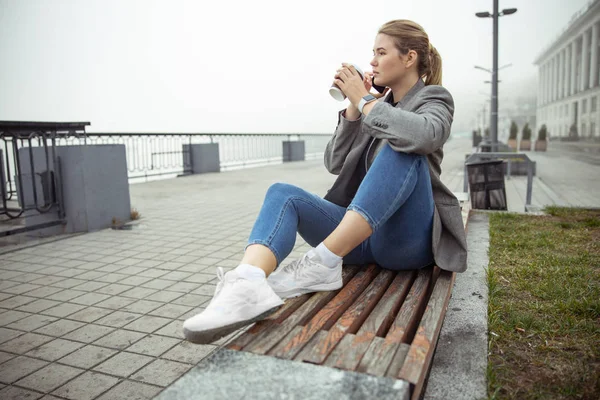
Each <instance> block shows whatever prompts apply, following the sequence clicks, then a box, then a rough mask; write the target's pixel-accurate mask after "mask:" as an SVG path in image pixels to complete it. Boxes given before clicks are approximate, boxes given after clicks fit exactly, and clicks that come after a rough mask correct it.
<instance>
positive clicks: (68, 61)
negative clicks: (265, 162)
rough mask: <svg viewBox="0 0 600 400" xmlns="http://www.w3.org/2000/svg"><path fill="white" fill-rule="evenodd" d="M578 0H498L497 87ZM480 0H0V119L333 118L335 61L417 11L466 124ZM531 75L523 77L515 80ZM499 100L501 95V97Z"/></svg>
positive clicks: (145, 125) (515, 89) (243, 128)
mask: <svg viewBox="0 0 600 400" xmlns="http://www.w3.org/2000/svg"><path fill="white" fill-rule="evenodd" d="M587 2H588V1H587V0H568V1H567V0H548V1H543V0H501V1H500V9H502V8H511V7H516V8H518V12H517V13H516V14H513V15H510V16H505V17H502V18H500V36H499V38H500V39H499V42H500V45H499V47H500V51H499V65H500V66H502V65H504V64H508V63H512V66H511V67H509V68H506V69H503V70H502V71H500V75H499V76H500V79H501V80H502V82H501V83H500V86H499V88H500V99H501V101H502V99H503V98H505V97H506V96H507V95H509V94H511V95H516V94H519V93H522V92H525V93H524V94H526V93H528V92H534V93H535V91H536V90H537V89H536V86H535V84H533V85H532V84H531V82H534V79H536V76H537V67H535V66H534V65H533V61H534V59H535V58H536V56H537V55H539V54H540V52H541V50H542V49H543V48H545V47H546V46H547V45H548V44H549V43H550V42H551V41H552V40H553V39H555V37H556V36H557V35H558V34H559V33H560V32H561V31H562V30H563V29H564V27H565V26H566V25H567V23H568V22H569V20H570V19H571V17H572V15H573V14H574V13H575V12H577V11H578V10H580V9H581V8H582V7H583V6H584V5H585V4H587ZM478 11H490V12H491V11H492V1H491V0H486V1H483V0H455V1H443V0H420V1H414V2H407V1H398V0H395V1H387V0H372V1H368V2H366V1H355V0H347V1H328V0H304V1H302V2H291V1H285V0H277V1H276V0H254V1H242V0H220V1H192V0H169V1H166V0H165V1H155V0H143V1H137V0H135V1H134V0H53V1H44V0H0V120H33V121H90V122H91V126H90V127H89V128H88V131H89V132H261V133H262V132H273V133H278V132H281V133H284V132H285V133H288V132H316V133H329V132H333V130H334V128H335V124H336V121H337V116H336V112H337V111H338V110H339V109H341V108H343V107H345V105H346V104H347V103H339V102H337V101H335V100H333V99H331V98H330V97H329V94H328V93H327V89H328V87H329V85H330V84H331V80H332V78H333V75H334V73H335V70H336V69H337V67H338V66H339V64H340V63H341V62H355V63H357V64H359V65H360V66H361V67H362V68H363V69H365V70H369V68H370V67H369V61H370V60H371V56H372V47H373V41H374V39H375V35H376V33H377V29H378V28H379V27H380V26H381V25H382V24H383V23H385V22H387V21H389V20H392V19H398V18H403V19H412V20H414V21H415V22H417V23H419V24H421V25H422V26H423V27H424V28H425V30H426V31H427V33H428V34H429V37H430V40H431V42H432V44H433V45H434V46H436V48H437V49H438V51H439V52H440V54H441V56H442V59H443V65H444V68H443V84H444V86H445V87H447V88H448V90H450V92H451V93H452V94H453V96H454V100H455V103H456V111H455V121H454V125H453V130H455V131H464V130H470V129H471V121H472V120H473V118H474V113H476V109H479V107H480V106H481V104H483V102H484V101H485V100H486V98H487V97H486V95H485V94H486V93H489V92H490V85H489V84H485V83H483V81H484V80H489V79H490V76H489V74H488V73H486V72H484V71H480V70H476V69H474V68H473V66H474V65H480V66H482V67H485V68H491V66H492V20H491V19H489V18H488V19H480V18H476V17H475V15H474V14H475V12H478ZM526 82H529V86H527V87H525V83H526ZM500 108H502V103H501V104H500Z"/></svg>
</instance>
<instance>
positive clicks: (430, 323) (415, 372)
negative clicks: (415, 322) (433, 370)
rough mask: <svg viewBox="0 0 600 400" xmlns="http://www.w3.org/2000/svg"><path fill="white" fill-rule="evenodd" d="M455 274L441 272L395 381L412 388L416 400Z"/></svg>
mask: <svg viewBox="0 0 600 400" xmlns="http://www.w3.org/2000/svg"><path fill="white" fill-rule="evenodd" d="M455 276H456V274H455V273H454V272H451V271H442V272H441V273H440V276H439V278H438V280H437V282H436V285H435V287H434V289H433V292H432V294H431V297H430V299H429V302H428V304H427V309H426V310H425V313H424V314H423V318H422V320H421V323H420V324H419V328H418V331H417V333H416V335H415V337H414V339H413V341H412V344H411V346H410V350H409V351H408V354H407V356H406V360H405V361H404V365H403V366H402V368H401V370H400V372H399V373H398V375H397V377H398V378H400V379H404V380H406V381H408V382H410V383H412V384H414V385H415V387H414V390H413V396H412V397H413V399H418V398H419V396H420V392H421V390H422V388H423V383H424V382H425V377H426V374H427V372H428V370H429V364H430V363H431V359H432V357H433V352H434V349H435V344H436V341H437V338H438V336H439V333H440V330H441V328H442V322H443V320H444V316H445V315H446V309H447V308H448V302H449V301H450V294H451V292H452V287H453V286H454V279H455Z"/></svg>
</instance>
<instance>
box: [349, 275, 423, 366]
mask: <svg viewBox="0 0 600 400" xmlns="http://www.w3.org/2000/svg"><path fill="white" fill-rule="evenodd" d="M431 273H432V270H431V268H427V269H422V270H419V273H418V274H417V278H416V279H415V281H414V283H413V285H412V286H411V288H410V291H409V293H408V296H407V297H406V300H404V303H403V304H402V306H401V307H400V311H399V312H398V315H397V316H396V318H395V319H394V322H393V323H392V326H391V327H390V330H389V331H388V332H387V334H386V336H385V338H384V339H381V340H375V339H373V343H371V345H370V346H369V348H368V349H367V351H366V352H365V354H364V355H363V357H362V359H361V361H360V363H359V364H358V367H357V371H359V372H364V373H369V374H372V375H378V376H383V375H384V374H385V373H386V371H387V370H388V367H389V365H390V363H391V361H392V357H393V356H394V354H395V352H396V349H397V348H398V347H399V346H400V343H406V342H407V340H408V337H409V335H410V334H411V332H413V331H414V329H416V326H417V325H418V322H419V320H420V314H421V313H420V312H419V311H420V310H422V309H423V308H424V306H425V305H426V304H427V297H426V294H427V292H428V288H429V282H430V281H431ZM389 352H392V353H391V354H389ZM382 371H383V372H382Z"/></svg>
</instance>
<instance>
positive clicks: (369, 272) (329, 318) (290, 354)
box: [269, 265, 381, 359]
mask: <svg viewBox="0 0 600 400" xmlns="http://www.w3.org/2000/svg"><path fill="white" fill-rule="evenodd" d="M380 269H381V268H379V267H378V266H376V265H369V266H368V267H367V268H366V269H361V270H360V271H359V272H358V273H357V274H356V275H355V276H354V277H353V278H352V279H351V280H350V282H348V284H346V285H345V286H344V287H343V288H342V289H341V290H340V291H339V293H338V294H337V295H336V296H335V297H334V298H333V299H332V300H331V301H330V302H328V303H327V304H326V305H325V306H324V307H323V308H322V309H320V310H319V312H318V313H317V314H316V315H315V316H314V317H312V319H311V320H310V321H309V322H308V323H307V324H306V325H305V326H304V327H303V328H302V330H301V331H299V332H298V333H297V334H296V335H294V336H292V337H286V339H285V341H282V342H281V343H280V345H278V346H276V347H275V348H274V349H273V350H272V351H270V352H269V354H270V355H273V356H276V357H280V358H287V359H292V358H294V357H295V356H296V354H298V352H299V351H300V350H302V348H303V347H304V346H305V345H306V343H308V341H309V340H310V339H311V338H312V337H313V335H314V334H315V333H316V332H318V331H319V330H320V329H321V328H323V327H324V326H326V325H327V324H329V326H331V324H333V323H335V321H336V320H337V319H338V318H339V317H340V316H341V315H342V314H343V313H344V311H346V309H347V308H348V307H350V305H351V304H352V302H354V300H356V298H357V297H358V296H359V295H360V293H361V292H362V291H363V290H364V289H365V288H366V287H367V286H368V285H369V283H370V282H371V281H372V280H373V278H374V277H375V276H376V275H377V273H379V271H380Z"/></svg>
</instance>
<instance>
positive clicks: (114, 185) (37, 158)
mask: <svg viewBox="0 0 600 400" xmlns="http://www.w3.org/2000/svg"><path fill="white" fill-rule="evenodd" d="M32 150H33V151H32V154H33V160H34V166H35V174H36V181H38V182H39V183H38V185H40V186H41V179H39V176H38V174H39V173H41V172H43V171H45V170H46V157H45V154H44V152H43V149H42V148H33V149H32ZM56 154H57V156H58V157H59V158H60V165H61V170H62V193H63V196H64V198H63V207H64V210H65V214H66V221H67V223H66V225H65V226H64V228H63V229H62V230H61V231H62V233H73V232H89V231H93V230H98V229H104V228H108V227H110V226H111V225H112V223H113V219H115V220H118V221H122V222H125V221H128V220H129V219H130V215H131V203H130V198H129V182H128V180H127V160H126V156H125V145H122V144H114V145H93V146H60V147H57V148H56ZM50 155H51V153H50ZM19 157H20V159H21V173H22V175H23V176H25V177H26V178H29V179H31V167H30V165H29V162H30V161H29V160H30V155H29V149H28V148H23V149H20V150H19ZM50 170H54V165H52V161H51V162H50ZM27 187H29V189H28V190H26V191H25V192H26V193H24V199H23V202H24V203H25V204H32V203H33V192H32V190H31V189H30V185H26V184H24V189H25V188H27ZM39 192H40V187H39V186H38V199H40V194H39ZM42 203H43V201H42V202H39V200H38V204H42ZM57 217H58V214H57V210H53V211H52V212H49V213H46V214H42V215H39V216H36V217H32V218H27V219H26V223H27V224H28V225H30V224H36V223H40V222H45V221H52V220H55V219H56V218H57Z"/></svg>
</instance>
